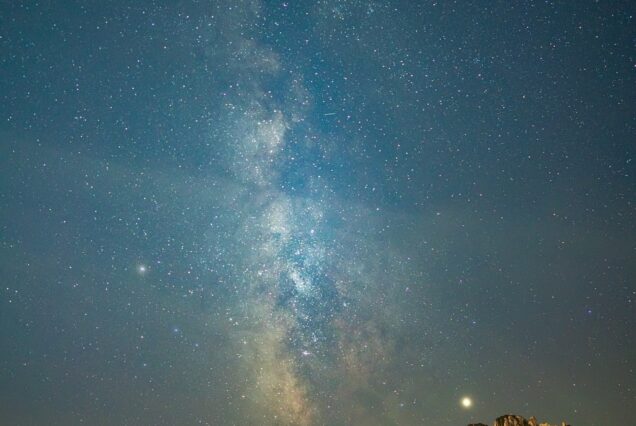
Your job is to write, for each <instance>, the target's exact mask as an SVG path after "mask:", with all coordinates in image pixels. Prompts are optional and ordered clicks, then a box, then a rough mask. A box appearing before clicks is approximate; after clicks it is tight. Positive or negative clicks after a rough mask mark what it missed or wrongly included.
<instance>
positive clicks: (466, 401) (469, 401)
mask: <svg viewBox="0 0 636 426" xmlns="http://www.w3.org/2000/svg"><path fill="white" fill-rule="evenodd" d="M461 404H462V407H463V408H465V409H469V408H471V407H472V406H473V400H472V399H471V398H470V397H468V396H465V397H463V398H462V400H461Z"/></svg>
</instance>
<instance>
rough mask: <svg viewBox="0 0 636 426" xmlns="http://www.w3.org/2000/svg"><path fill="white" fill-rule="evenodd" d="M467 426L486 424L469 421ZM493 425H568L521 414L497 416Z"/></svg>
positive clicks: (482, 425) (483, 425)
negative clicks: (528, 418)
mask: <svg viewBox="0 0 636 426" xmlns="http://www.w3.org/2000/svg"><path fill="white" fill-rule="evenodd" d="M468 426H486V425H485V424H483V423H471V424H469V425H468ZM493 426H570V425H568V424H567V423H565V422H561V424H560V425H551V424H550V423H539V422H538V421H537V419H536V418H535V417H534V416H533V417H530V420H526V419H525V418H523V417H521V416H517V415H514V414H506V415H504V416H501V417H497V420H495V422H494V423H493Z"/></svg>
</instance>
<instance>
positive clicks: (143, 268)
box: [137, 265, 148, 275]
mask: <svg viewBox="0 0 636 426" xmlns="http://www.w3.org/2000/svg"><path fill="white" fill-rule="evenodd" d="M147 271H148V268H147V267H146V265H139V266H137V272H138V273H139V274H140V275H144V274H145V273H146V272H147Z"/></svg>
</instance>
